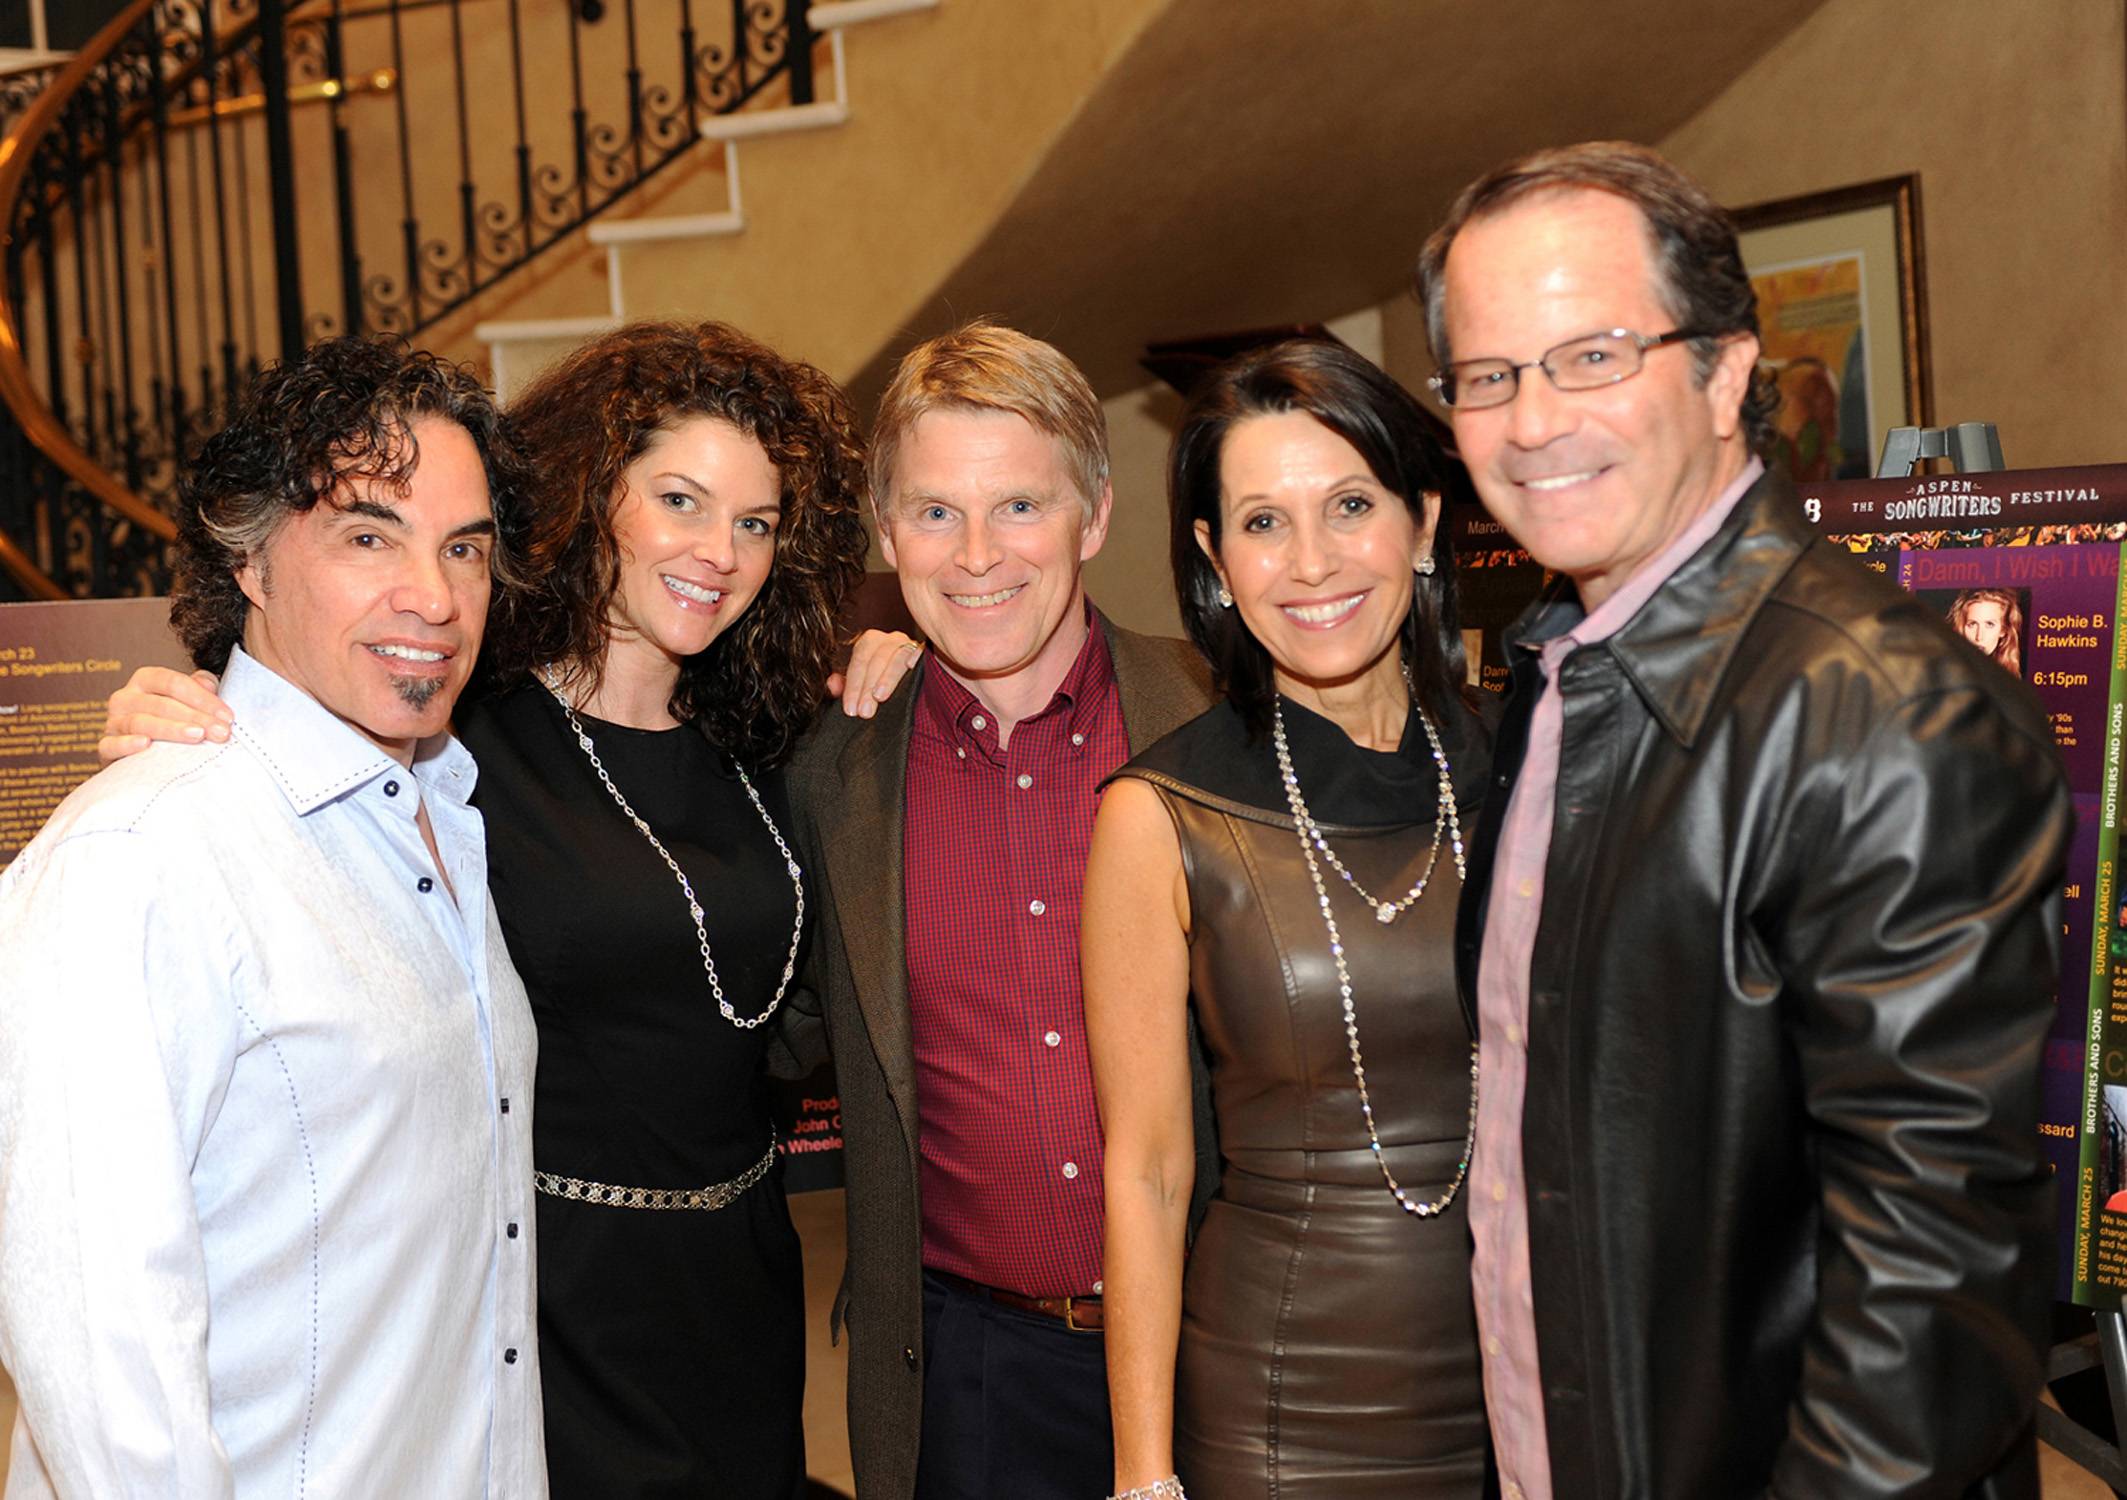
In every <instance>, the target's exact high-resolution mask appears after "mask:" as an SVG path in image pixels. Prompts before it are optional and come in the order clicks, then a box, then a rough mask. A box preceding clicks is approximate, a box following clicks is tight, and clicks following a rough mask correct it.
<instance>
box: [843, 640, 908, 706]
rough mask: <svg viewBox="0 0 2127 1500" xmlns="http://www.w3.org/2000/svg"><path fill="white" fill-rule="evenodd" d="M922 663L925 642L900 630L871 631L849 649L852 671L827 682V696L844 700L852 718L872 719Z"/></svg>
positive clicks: (844, 672)
mask: <svg viewBox="0 0 2127 1500" xmlns="http://www.w3.org/2000/svg"><path fill="white" fill-rule="evenodd" d="M921 660H923V642H921V641H919V640H916V639H914V638H913V637H910V636H905V635H903V634H902V633H901V632H900V631H898V630H867V631H865V632H864V633H863V634H862V635H860V636H858V637H857V639H856V642H855V644H853V645H852V646H851V647H850V648H849V668H848V670H847V671H843V672H837V673H836V674H835V675H834V676H832V677H830V678H828V679H827V695H828V696H829V697H830V698H840V699H841V700H842V712H843V713H845V714H848V715H849V716H850V717H851V718H852V719H868V718H870V717H871V716H872V715H873V714H875V713H877V712H878V711H879V705H880V704H882V703H884V702H885V701H886V700H887V699H889V698H891V697H893V695H894V689H895V688H897V687H899V686H901V679H902V678H904V677H906V676H907V675H908V674H909V673H910V672H912V671H914V670H915V668H916V663H917V662H919V661H921Z"/></svg>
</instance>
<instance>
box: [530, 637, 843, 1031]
mask: <svg viewBox="0 0 2127 1500" xmlns="http://www.w3.org/2000/svg"><path fill="white" fill-rule="evenodd" d="M540 681H541V683H542V684H543V685H544V686H545V687H546V690H547V691H548V692H550V693H552V694H553V695H554V701H555V702H556V703H559V704H560V705H561V713H562V717H563V718H565V719H567V720H568V721H569V728H570V729H572V730H574V731H575V734H576V743H577V744H578V745H580V746H582V747H583V753H584V758H585V759H586V760H588V761H590V762H591V769H592V770H594V771H596V772H597V773H598V779H599V782H600V783H601V784H602V785H603V786H604V787H605V789H606V790H607V791H608V792H609V793H611V794H612V797H613V803H614V805H615V806H616V807H618V808H619V809H620V810H621V813H622V815H623V816H625V817H626V818H627V820H628V821H629V822H630V823H633V824H634V825H635V831H636V832H637V833H639V834H641V835H642V836H643V837H644V838H646V839H648V840H649V841H650V847H651V848H653V849H655V850H656V851H657V854H658V858H660V859H662V860H663V861H664V862H665V868H666V869H668V870H670V871H671V872H672V878H673V879H674V880H676V881H678V882H679V888H680V893H681V894H682V895H684V896H685V897H686V898H687V915H688V916H690V917H692V918H693V919H694V939H695V943H696V944H697V946H698V947H699V948H700V950H701V955H702V972H703V973H704V974H706V975H708V976H709V993H710V994H712V995H714V996H716V1008H717V1009H718V1010H719V1011H721V1012H723V1016H724V1019H725V1020H727V1021H729V1022H730V1023H731V1024H732V1025H734V1026H736V1027H738V1028H739V1030H741V1031H751V1030H753V1028H754V1027H756V1026H758V1025H760V1024H761V1023H762V1022H763V1021H765V1020H767V1019H768V1018H769V1017H770V1016H772V1015H774V1014H775V1011H776V1007H777V1006H779V1005H781V1004H782V1003H783V994H784V992H785V991H786V990H788V989H789V988H790V976H791V975H792V974H794V973H796V972H797V967H798V944H799V942H800V941H801V940H802V939H803V938H804V936H805V872H804V870H803V869H801V868H800V867H799V865H798V861H797V858H796V857H795V856H794V855H792V854H791V852H790V845H788V844H786V843H784V842H783V830H782V829H780V828H778V827H776V826H775V819H774V818H772V817H770V816H769V815H768V806H767V804H766V803H764V802H762V801H761V794H760V793H759V792H758V791H756V790H755V789H754V785H753V779H752V778H751V777H749V776H748V775H747V774H746V768H745V767H744V766H739V767H737V770H738V773H739V785H740V786H742V787H744V788H745V789H746V795H747V796H748V797H749V798H751V799H752V801H753V810H754V811H755V812H757V813H759V814H760V815H761V821H762V822H763V823H766V824H767V825H768V836H769V837H770V838H772V839H774V840H775V847H776V852H778V853H779V854H781V855H782V856H783V868H784V869H786V870H788V871H789V872H790V888H791V890H792V891H794V892H796V893H797V898H798V914H797V917H796V918H795V919H794V920H793V921H792V922H791V925H790V952H789V953H788V954H786V955H785V956H784V959H783V977H782V978H781V979H780V980H778V981H777V982H776V987H775V998H774V999H772V1000H770V1001H769V1002H768V1008H767V1009H766V1010H764V1011H762V1012H761V1013H760V1014H759V1015H757V1016H755V1017H753V1018H752V1019H751V1020H748V1019H747V1018H746V1017H744V1016H741V1015H740V1014H739V1013H738V1012H737V1011H735V1010H733V1009H732V1008H731V1002H730V1001H729V1000H726V999H725V998H724V984H723V981H722V980H720V979H718V978H717V977H716V960H715V959H713V958H711V957H710V956H709V931H708V929H707V928H706V927H704V926H703V925H702V903H701V902H699V901H697V900H696V899H695V897H694V884H693V882H691V881H690V880H688V879H687V872H686V871H685V870H682V869H681V868H680V867H679V861H678V860H676V859H674V858H673V857H672V852H671V851H670V850H669V849H667V848H666V847H665V846H664V845H663V844H662V843H661V842H659V840H658V837H657V835H656V834H654V833H652V832H651V831H650V825H649V824H648V823H645V822H644V821H643V820H642V817H641V815H640V814H638V813H637V812H636V811H635V809H634V808H632V807H630V806H629V805H628V799H627V798H626V797H623V796H622V795H621V794H620V788H619V787H617V786H615V785H614V784H613V778H612V776H610V775H609V774H607V771H606V767H605V762H603V761H601V760H600V759H599V758H598V751H597V749H596V748H595V747H594V746H593V745H592V744H591V736H590V733H589V731H587V730H586V729H585V728H584V727H583V720H581V719H579V718H577V717H576V710H575V709H574V708H573V707H571V706H570V704H569V700H568V698H567V697H566V696H565V695H564V694H563V693H562V691H561V687H560V684H559V682H558V680H557V678H556V675H555V672H554V669H553V668H552V667H548V668H547V669H546V670H545V671H544V672H542V673H541V674H540Z"/></svg>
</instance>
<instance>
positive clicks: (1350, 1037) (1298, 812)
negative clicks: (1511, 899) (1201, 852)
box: [1270, 668, 1477, 1219]
mask: <svg viewBox="0 0 2127 1500" xmlns="http://www.w3.org/2000/svg"><path fill="white" fill-rule="evenodd" d="M1404 683H1405V685H1406V686H1408V685H1409V683H1410V671H1409V669H1408V668H1405V670H1404ZM1411 711H1412V712H1413V713H1415V714H1417V715H1418V722H1419V723H1420V724H1421V725H1423V726H1424V727H1425V737H1426V741H1427V743H1429V744H1430V745H1431V746H1432V747H1433V764H1434V765H1435V766H1436V767H1437V768H1438V769H1439V772H1440V802H1439V809H1438V811H1437V812H1436V814H1435V815H1434V819H1433V848H1432V852H1431V853H1430V854H1428V855H1427V856H1426V861H1425V874H1424V875H1421V876H1420V877H1419V879H1418V883H1417V884H1416V885H1415V886H1413V887H1412V888H1411V892H1410V894H1409V895H1408V896H1405V897H1404V898H1403V899H1402V900H1401V901H1398V902H1396V903H1395V904H1394V909H1393V910H1391V911H1389V912H1388V914H1387V915H1385V916H1384V915H1383V914H1382V911H1383V903H1382V902H1379V901H1376V900H1375V899H1374V898H1373V897H1371V896H1368V895H1367V894H1366V892H1365V891H1364V890H1361V889H1360V886H1359V882H1358V881H1356V880H1354V879H1353V878H1352V875H1351V872H1350V871H1349V870H1347V869H1345V868H1344V865H1343V863H1342V861H1340V860H1338V859H1337V856H1336V855H1335V854H1332V853H1331V852H1330V847H1329V841H1328V840H1327V839H1325V838H1323V837H1322V830H1321V828H1320V826H1319V825H1318V824H1317V823H1316V822H1315V820H1314V815H1313V814H1311V813H1310V812H1308V810H1307V799H1306V798H1304V797H1302V796H1301V795H1300V778H1299V776H1298V774H1297V773H1295V772H1294V770H1293V766H1292V748H1291V746H1290V745H1289V744H1288V743H1287V741H1286V738H1285V711H1284V709H1283V707H1282V706H1280V705H1279V704H1278V703H1277V702H1276V701H1275V700H1273V701H1272V704H1271V715H1270V726H1271V745H1272V746H1273V748H1275V749H1276V751H1277V755H1278V774H1279V776H1280V777H1282V778H1283V779H1284V782H1285V800H1286V801H1287V802H1288V803H1289V804H1290V805H1291V807H1292V821H1293V825H1294V827H1295V828H1296V829H1297V830H1298V833H1299V836H1300V853H1301V854H1302V855H1303V856H1304V857H1305V858H1306V860H1307V874H1308V878H1309V879H1311V880H1312V881H1313V882H1314V885H1315V900H1316V902H1317V903H1318V904H1319V905H1320V906H1321V908H1322V925H1323V926H1324V927H1325V928H1327V929H1328V930H1329V956H1330V957H1331V958H1332V959H1333V960H1335V962H1336V965H1337V993H1338V995H1339V996H1341V997H1342V999H1343V1001H1344V1038H1345V1041H1346V1042H1347V1043H1348V1044H1349V1045H1350V1048H1351V1055H1352V1077H1353V1078H1355V1079H1356V1080H1358V1084H1359V1113H1360V1114H1361V1115H1362V1116H1364V1117H1365V1120H1366V1139H1367V1142H1368V1144H1369V1145H1370V1146H1371V1147H1372V1148H1373V1153H1374V1165H1375V1166H1376V1167H1378V1168H1379V1169H1380V1171H1381V1178H1382V1180H1383V1181H1384V1182H1386V1183H1387V1184H1388V1190H1389V1192H1390V1193H1391V1194H1393V1195H1394V1196H1395V1199H1396V1203H1397V1205H1398V1206H1399V1207H1400V1208H1402V1209H1403V1211H1404V1212H1405V1213H1409V1214H1415V1215H1416V1216H1417V1217H1419V1218H1421V1219H1430V1218H1432V1217H1434V1216H1435V1215H1436V1214H1443V1213H1446V1212H1447V1209H1448V1205H1449V1204H1451V1203H1453V1202H1454V1201H1455V1195H1456V1194H1457V1193H1459V1192H1461V1191H1462V1184H1463V1180H1464V1179H1465V1178H1466V1177H1468V1176H1469V1174H1470V1157H1471V1155H1472V1153H1473V1152H1474V1151H1475V1150H1476V1148H1477V1044H1476V1043H1475V1042H1472V1043H1471V1044H1470V1120H1469V1124H1468V1126H1467V1127H1466V1128H1465V1130H1464V1132H1463V1137H1462V1160H1460V1161H1459V1162H1457V1163H1456V1164H1455V1180H1454V1181H1452V1182H1450V1183H1449V1184H1448V1186H1447V1191H1446V1192H1444V1193H1442V1194H1441V1195H1440V1196H1439V1197H1438V1198H1435V1199H1434V1200H1433V1201H1432V1202H1430V1203H1418V1202H1414V1201H1413V1200H1412V1199H1411V1196H1410V1194H1409V1193H1408V1192H1406V1191H1405V1189H1404V1187H1403V1184H1402V1183H1400V1182H1398V1181H1396V1174H1395V1173H1393V1172H1391V1171H1390V1170H1389V1167H1388V1159H1387V1158H1386V1157H1385V1156H1383V1155H1382V1154H1381V1137H1380V1135H1379V1134H1378V1133H1377V1132H1376V1131H1375V1129H1374V1101H1373V1097H1372V1095H1370V1094H1369V1093H1368V1092H1367V1088H1366V1059H1365V1057H1364V1056H1363V1055H1362V1054H1361V1052H1360V1050H1359V1011H1358V1008H1357V1007H1356V1006H1354V1005H1353V1004H1352V971H1351V969H1350V967H1349V966H1348V965H1347V964H1346V963H1345V961H1344V938H1343V935H1342V934H1341V933H1340V932H1339V931H1338V930H1337V916H1336V913H1335V912H1333V911H1331V910H1330V905H1329V886H1328V884H1327V883H1326V882H1325V881H1324V880H1323V879H1322V866H1321V865H1320V864H1319V863H1317V862H1316V860H1315V850H1316V849H1317V848H1319V849H1320V850H1321V851H1322V853H1323V854H1325V855H1327V856H1328V858H1329V860H1330V863H1331V864H1332V865H1333V866H1335V868H1336V870H1337V872H1338V873H1339V874H1341V875H1343V877H1344V882H1345V884H1346V885H1349V886H1350V887H1351V888H1352V889H1353V890H1354V891H1357V892H1358V893H1359V895H1360V896H1361V897H1362V898H1364V899H1365V901H1366V903H1367V905H1369V906H1371V907H1373V909H1374V916H1375V918H1376V919H1377V920H1379V921H1381V922H1383V923H1389V922H1393V921H1395V920H1396V917H1397V916H1398V915H1399V914H1400V913H1401V912H1402V911H1403V910H1405V909H1406V908H1408V907H1410V906H1411V905H1413V904H1414V903H1415V902H1416V901H1417V900H1418V898H1419V897H1420V896H1422V895H1423V894H1425V885H1426V880H1427V879H1428V878H1429V877H1430V876H1431V874H1432V871H1433V861H1434V860H1435V859H1437V858H1438V857H1439V855H1440V829H1441V825H1442V824H1446V826H1447V829H1448V832H1449V835H1450V837H1451V839H1452V842H1453V846H1454V850H1455V876H1456V879H1457V880H1458V881H1460V880H1463V879H1466V878H1467V873H1466V871H1465V869H1464V867H1463V858H1462V820H1461V818H1460V817H1459V816H1458V815H1457V813H1456V809H1455V782H1454V778H1453V777H1452V776H1450V775H1449V773H1448V758H1447V752H1446V751H1445V750H1443V749H1442V748H1441V745H1440V735H1439V734H1438V733H1437V732H1436V731H1435V730H1434V728H1433V721H1432V720H1431V719H1428V718H1427V717H1426V715H1425V710H1424V709H1423V708H1421V707H1419V705H1418V702H1417V699H1416V696H1415V694H1414V695H1413V697H1412V701H1411Z"/></svg>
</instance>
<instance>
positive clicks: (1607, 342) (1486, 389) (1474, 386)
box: [1425, 328, 1712, 411]
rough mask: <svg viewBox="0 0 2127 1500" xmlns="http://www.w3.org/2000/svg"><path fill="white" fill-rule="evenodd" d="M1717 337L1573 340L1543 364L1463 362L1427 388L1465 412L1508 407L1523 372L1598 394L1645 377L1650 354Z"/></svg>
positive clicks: (1674, 334) (1624, 332) (1698, 332)
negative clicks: (1665, 347) (1536, 372)
mask: <svg viewBox="0 0 2127 1500" xmlns="http://www.w3.org/2000/svg"><path fill="white" fill-rule="evenodd" d="M1710 337H1712V335H1711V334H1709V333H1708V332H1707V331H1706V330H1705V329H1702V328H1675V329H1671V330H1670V331H1669V332H1668V333H1658V334H1655V335H1653V336H1652V337H1649V336H1648V335H1646V334H1643V333H1634V332H1633V331H1632V330H1631V329H1629V328H1613V329H1611V330H1610V331H1609V332H1608V333H1591V334H1588V335H1587V336H1586V337H1584V338H1577V339H1568V340H1567V341H1566V342H1565V343H1563V344H1560V345H1558V346H1557V347H1556V348H1552V349H1547V350H1545V351H1544V357H1543V358H1542V359H1530V360H1523V361H1522V362H1521V363H1520V364H1516V363H1515V362H1514V361H1513V360H1510V359H1459V360H1457V361H1455V363H1453V364H1451V365H1446V366H1443V367H1442V368H1441V369H1440V370H1439V371H1438V372H1436V373H1435V374H1432V375H1429V376H1427V377H1426V382H1425V383H1426V384H1427V385H1429V386H1431V387H1432V388H1433V389H1434V390H1435V391H1436V392H1438V393H1439V396H1440V399H1441V400H1442V401H1445V402H1446V403H1447V404H1448V405H1450V406H1453V407H1457V408H1459V409H1460V410H1463V411H1482V410H1483V409H1484V408H1485V407H1488V406H1505V405H1506V404H1507V403H1508V402H1509V401H1512V400H1513V399H1514V393H1515V392H1516V391H1518V390H1520V389H1521V372H1522V371H1524V370H1538V369H1540V370H1542V371H1543V372H1544V375H1545V376H1546V378H1548V379H1549V380H1550V382H1551V386H1552V388H1553V389H1554V390H1560V391H1592V390H1595V389H1597V388H1598V387H1601V386H1606V385H1616V384H1617V383H1618V382H1619V381H1620V380H1630V379H1631V378H1632V377H1633V376H1635V375H1637V374H1639V372H1640V371H1641V369H1642V368H1644V367H1645V365H1646V363H1647V351H1648V350H1649V349H1659V348H1661V347H1662V346H1663V345H1664V344H1675V343H1680V342H1682V341H1683V340H1685V339H1697V338H1710Z"/></svg>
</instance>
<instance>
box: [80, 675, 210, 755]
mask: <svg viewBox="0 0 2127 1500" xmlns="http://www.w3.org/2000/svg"><path fill="white" fill-rule="evenodd" d="M220 686H221V679H220V678H218V677H216V676H215V675H214V674H213V673H212V672H194V673H193V674H192V675H191V676H189V677H187V676H186V675H185V674H184V673H182V672H175V671H172V670H171V669H170V668H168V667H142V668H140V670H138V671H136V672H135V673H134V674H133V675H132V676H131V677H130V678H128V679H126V685H125V686H124V687H122V688H120V689H119V690H118V691H117V692H115V693H113V694H111V697H110V700H109V701H108V702H107V703H106V704H105V705H104V719H103V738H102V739H100V740H98V741H97V742H96V759H97V760H99V761H101V762H102V763H103V764H104V765H107V766H108V765H110V764H112V763H113V762H114V761H121V760H124V759H125V758H126V757H127V756H128V755H138V754H139V753H140V752H141V751H143V750H145V749H147V748H148V746H149V745H151V744H153V743H154V742H155V741H157V740H172V741H175V742H176V743H178V744H181V745H182V744H191V745H197V744H201V743H204V742H206V741H209V740H212V741H215V742H217V743H219V742H221V741H224V740H227V739H228V738H229V726H230V725H231V724H233V723H235V722H236V715H234V714H232V713H231V712H229V705H228V704H226V703H224V702H222V700H221V699H219V698H217V697H216V696H215V695H214V694H215V690H216V689H217V688H219V687H220Z"/></svg>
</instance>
